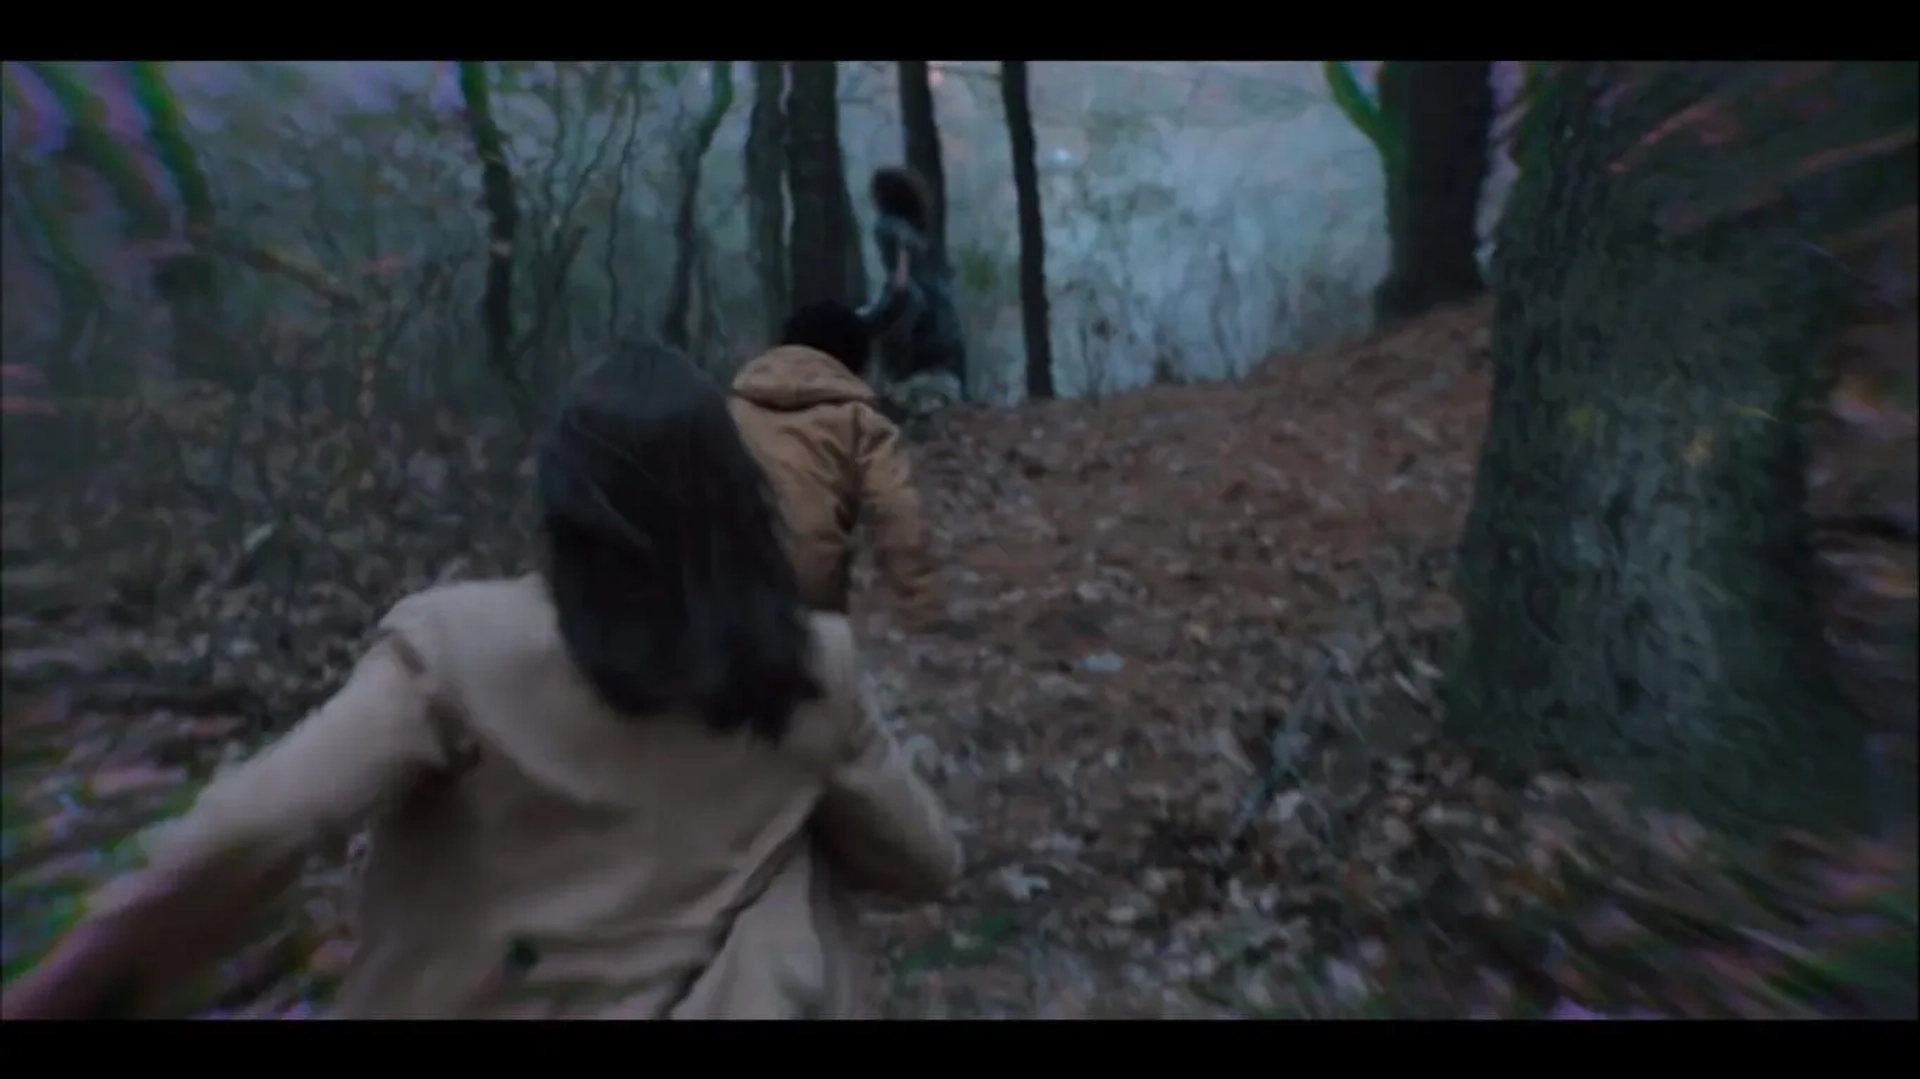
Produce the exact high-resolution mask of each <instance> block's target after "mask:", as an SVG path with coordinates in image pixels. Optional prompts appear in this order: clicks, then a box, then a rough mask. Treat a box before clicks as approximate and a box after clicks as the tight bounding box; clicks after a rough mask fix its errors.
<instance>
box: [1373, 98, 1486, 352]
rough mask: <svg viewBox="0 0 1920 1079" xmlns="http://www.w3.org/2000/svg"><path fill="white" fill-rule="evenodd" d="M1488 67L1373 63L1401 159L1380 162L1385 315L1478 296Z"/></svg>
mask: <svg viewBox="0 0 1920 1079" xmlns="http://www.w3.org/2000/svg"><path fill="white" fill-rule="evenodd" d="M1492 71H1493V65H1492V64H1491V63H1490V62H1489V61H1485V60H1478V61H1470V60H1417V61H1406V62H1396V63H1392V64H1387V65H1385V66H1384V67H1383V68H1382V70H1381V80H1380V107H1381V112H1382V114H1383V115H1385V116H1389V117H1395V118H1400V123H1401V131H1400V143H1399V151H1398V152H1399V153H1400V154H1402V155H1403V156H1404V160H1403V161H1400V162H1397V163H1396V162H1391V161H1389V162H1386V163H1385V164H1386V167H1387V168H1386V171H1387V232H1388V236H1389V240H1390V242H1391V245H1392V263H1391V266H1390V268H1389V269H1388V272H1387V276H1386V277H1385V278H1384V279H1383V280H1382V281H1381V282H1380V285H1379V287H1378V288H1376V289H1375V290H1374V317H1375V320H1376V321H1378V322H1391V321H1394V320H1397V319H1404V318H1411V317H1413V316H1415V315H1419V314H1423V313H1425V312H1427V311H1430V310H1432V309H1433V308H1435V307H1438V306H1441V305H1443V304H1448V303H1454V302H1457V301H1459V300H1464V299H1467V298H1469V297H1472V296H1475V295H1478V294H1479V293H1480V292H1481V290H1482V289H1484V288H1485V287H1486V286H1485V284H1484V283H1483V282H1482V281H1481V278H1480V266H1479V262H1478V253H1479V246H1480V235H1479V229H1478V218H1479V212H1480V191H1481V188H1483V187H1484V186H1485V185H1486V179H1487V154H1488V135H1489V132H1490V131H1491V129H1492V126H1493V84H1492V82H1491V81H1490V76H1491V75H1492Z"/></svg>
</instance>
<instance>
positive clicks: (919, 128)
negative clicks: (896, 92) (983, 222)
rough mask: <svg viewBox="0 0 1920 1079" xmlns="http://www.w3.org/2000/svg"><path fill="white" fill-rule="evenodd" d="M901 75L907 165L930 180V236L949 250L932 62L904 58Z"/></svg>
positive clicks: (937, 248) (941, 249) (938, 246)
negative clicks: (931, 203)
mask: <svg viewBox="0 0 1920 1079" xmlns="http://www.w3.org/2000/svg"><path fill="white" fill-rule="evenodd" d="M899 77H900V135H901V143H902V145H904V147H905V148H906V154H907V167H908V168H910V169H912V170H913V171H914V172H916V173H919V174H920V178H921V179H922V180H923V181H925V182H926V185H927V194H929V195H931V196H932V197H933V205H932V206H930V207H928V208H927V239H928V240H929V241H931V242H932V244H933V249H934V251H936V252H938V253H940V254H945V253H946V250H947V170H946V166H945V163H944V162H943V161H942V159H941V154H940V124H939V121H938V119H937V118H936V116H935V114H934V108H933V78H932V71H931V65H930V64H928V62H927V61H925V60H902V61H900V65H899Z"/></svg>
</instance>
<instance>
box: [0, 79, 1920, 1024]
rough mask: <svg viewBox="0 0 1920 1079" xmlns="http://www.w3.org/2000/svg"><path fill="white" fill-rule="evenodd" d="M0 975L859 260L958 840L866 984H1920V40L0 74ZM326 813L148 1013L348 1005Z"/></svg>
mask: <svg viewBox="0 0 1920 1079" xmlns="http://www.w3.org/2000/svg"><path fill="white" fill-rule="evenodd" d="M0 83H3V88H4V91H5V101H4V121H5V124H4V139H3V140H0V161H4V166H5V167H4V173H0V195H3V196H4V205H3V206H0V210H3V211H4V218H3V219H0V295H3V296H4V302H0V361H4V367H3V368H0V372H3V373H4V376H5V383H4V387H3V388H0V407H3V408H4V423H0V446H4V451H3V452H4V456H0V480H4V505H5V514H4V522H0V572H3V573H4V579H3V580H0V586H3V588H4V613H3V616H0V626H3V627H4V636H3V637H0V679H3V681H0V704H3V706H4V707H3V710H0V721H3V723H4V726H3V728H0V733H3V734H4V776H3V778H4V784H3V786H0V809H3V810H4V819H3V820H0V830H3V838H0V860H3V864H0V874H3V884H0V900H3V902H4V925H3V927H0V952H3V957H4V963H5V974H6V977H7V978H9V979H11V978H13V977H14V976H15V975H16V974H17V973H18V972H20V971H22V970H25V969H27V968H28V967H30V966H31V965H32V964H33V963H34V961H35V960H36V959H37V958H39V957H40V956H41V955H42V954H43V953H44V952H45V950H46V948H47V946H48V945H49V944H50V943H51V942H52V941H53V940H54V939H55V938H56V937H57V936H58V935H59V934H60V932H61V931H62V930H63V928H65V927H67V926H69V925H71V924H73V922H74V920H75V919H76V918H77V917H78V915H79V913H80V912H81V910H82V909H83V908H84V904H85V902H86V898H87V896H88V894H89V893H90V892H91V891H92V890H93V889H94V888H95V887H97V886H98V885H99V884H100V883H101V882H102V881H104V880H106V879H108V878H109V877H111V876H112V875H113V874H114V873H116V872H118V871H120V870H121V869H123V868H125V867H127V866H129V865H132V864H134V863H136V862H137V860H138V859H139V856H140V854H139V852H140V837H141V832H142V829H144V828H147V827H148V826H150V825H153V824H155V823H157V822H160V821H164V820H166V819H168V818H170V817H172V816H174V815H176V814H177V813H179V812H180V811H181V810H182V809H183V808H184V807H185V806H187V805H189V804H191V802H192V799H193V797H194V795H195V793H196V792H197V791H198V790H199V789H200V788H201V787H202V785H203V784H204V783H205V782H206V780H207V779H208V778H209V777H211V776H213V775H216V774H218V773H219V772H220V771H221V770H223V769H225V768H228V767H230V766H232V765H233V764H234V763H235V762H237V761H240V760H244V759H246V758H247V757H248V756H249V755H250V754H252V753H253V752H254V751H255V750H256V749H257V748H258V747H259V746H260V745H262V744H263V743H264V742H265V741H267V740H268V739H270V738H271V737H273V736H274V735H276V734H277V733H280V732H282V731H284V730H285V729H286V728H287V727H288V726H289V725H290V724H291V723H293V722H294V721H296V720H298V719H299V718H300V716H301V715H302V714H303V713H304V712H305V711H306V710H308V709H310V708H312V707H313V706H314V705H315V704H316V703H318V702H319V701H321V700H324V699H325V697H326V696H327V695H328V694H329V693H330V692H332V690H333V689H334V688H335V687H336V686H337V685H338V684H339V682H340V680H341V678H342V677H343V676H344V674H345V673H346V672H347V670H349V669H350V668H351V667H352V665H353V664H354V662H355V661H356V659H357V658H358V657H359V655H360V654H361V652H362V650H363V649H364V648H365V646H366V643H367V640H368V635H369V632H370V631H371V629H372V627H373V623H374V621H375V620H376V619H377V618H378V617H379V616H380V615H381V613H382V612H384V611H386V610H387V609H388V607H389V606H391V605H392V604H393V602H394V601H395V600H396V599H398V598H399V597H401V596H403V595H406V594H408V593H409V592H412V591H415V590H418V589H420V588H422V587H425V586H427V585H431V584H433V583H435V582H444V581H451V580H460V579H468V578H479V577H487V576H492V575H498V574H502V573H507V572H512V571H515V570H517V569H520V568H522V567H524V566H526V565H527V564H528V560H529V558H530V557H531V554H532V551H531V548H530V544H531V541H532V538H533V536H534V535H535V526H534V520H533V516H532V515H533V512H534V509H533V506H532V503H531V499H530V498H529V497H528V492H529V488H530V480H531V478H532V475H533V468H532V463H531V457H530V454H531V453H532V451H533V449H534V446H535V444H536V440H537V438H538V437H539V435H540V432H541V431H542V430H543V429H544V427H545V425H546V424H547V421H548V420H549V418H550V416H551V415H552V411H553V407H554V405H555V402H556V400H557V398H558V394H559V391H560V389H561V387H563V386H564V385H565V384H566V383H567V382H568V380H569V379H570V378H571V377H572V376H573V375H574V374H576V373H577V372H579V371H580V370H582V369H583V368H584V367H585V366H586V365H588V364H591V363H593V362H594V361H595V360H596V359H598V358H599V357H601V356H603V355H604V354H606V353H607V352H609V351H610V350H612V349H613V348H615V347H617V346H618V345H619V344H620V343H622V342H625V341H629V340H632V339H633V338H634V337H635V335H640V336H643V337H646V338H649V339H653V340H658V341H662V342H666V343H668V344H671V345H673V346H675V347H678V348H681V349H684V350H685V351H686V352H687V353H688V354H690V355H691V356H693V357H694V358H695V360H696V361H697V362H698V363H699V364H700V365H701V366H702V367H703V368H705V369H706V370H707V371H708V372H710V373H711V374H712V375H713V377H714V378H716V379H718V380H721V381H725V380H727V379H729V378H731V377H732V375H733V373H734V372H735V371H737V370H738V369H739V368H740V366H741V365H742V364H743V363H745V362H746V361H748V360H750V359H752V358H753V357H754V356H755V355H757V354H759V353H761V352H763V351H764V350H765V349H767V348H768V347H769V346H770V345H772V344H773V343H774V342H775V338H776V335H777V333H778V331H779V327H780V323H781V321H782V319H783V318H784V317H785V314H786V313H787V312H788V311H789V310H791V309H792V308H794V307H796V306H797V305H800V304H803V303H806V302H808V301H811V300H820V299H834V300H841V301H845V302H848V303H853V304H857V303H860V302H863V301H864V300H865V299H866V297H868V296H869V295H871V294H872V293H873V289H874V286H875V285H876V283H878V282H880V281H881V280H883V279H884V276H885V275H886V274H887V272H888V271H887V267H885V266H884V265H882V264H881V263H880V262H879V261H877V260H876V253H875V252H874V251H873V243H872V242H871V240H870V238H869V233H870V230H871V229H872V228H873V225H874V209H873V207H872V206H870V205H869V204H868V202H869V200H868V197H867V183H868V177H869V175H870V174H872V172H873V171H874V170H875V169H876V168H879V167H882V166H893V165H904V166H906V167H908V168H910V169H912V170H914V172H916V173H917V174H918V175H919V176H920V177H922V178H923V179H924V180H925V181H926V184H927V187H928V189H929V190H930V192H931V193H932V196H933V203H934V206H935V215H934V216H935V222H934V225H933V227H932V228H931V230H930V232H931V241H932V244H933V246H934V249H935V250H937V251H938V252H939V255H940V257H941V258H942V259H944V262H945V264H946V265H947V266H948V267H950V270H951V275H952V281H953V290H954V296H955V302H956V306H957V309H958V312H957V313H958V320H959V328H960V332H961V333H962V334H963V335H964V337H965V338H966V356H967V361H966V369H965V371H964V373H963V376H962V379H961V382H962V387H963V398H964V399H963V400H962V401H961V402H959V403H957V404H954V405H953V406H952V407H948V408H945V409H943V410H941V411H939V412H938V413H937V414H934V415H929V416H925V417H920V418H917V419H916V421H915V422H914V423H913V424H911V425H909V427H908V434H909V436H910V438H911V449H910V453H911V456H912V462H913V470H914V474H915V478H916V484H917V486H918V488H919V491H920V498H921V499H922V500H923V501H924V503H925V505H926V508H927V514H928V517H929V520H930V522H931V524H932V526H933V533H934V538H933V542H934V547H935V550H936V553H937V554H938V555H939V558H940V561H941V563H942V566H943V573H944V574H945V575H946V577H947V578H948V579H949V582H950V583H949V585H948V592H949V593H950V595H951V610H950V611H949V612H948V614H949V617H948V619H947V623H946V629H945V631H944V632H943V633H940V634H935V635H926V634H917V633H912V632H908V631H907V630H906V629H905V628H904V627H903V619H902V618H901V617H900V614H901V612H899V611H898V610H897V609H895V606H894V600H893V599H891V598H890V596H889V595H888V593H887V592H886V591H885V590H883V589H880V588H876V587H874V570H873V568H872V567H870V566H866V565H862V566H860V567H858V568H857V570H856V583H857V591H856V606H855V627H856V632H857V633H858V634H859V636H860V638H861V640H862V642H863V648H864V650H865V651H866V653H867V655H868V657H869V662H870V664H871V665H872V667H873V672H874V673H873V680H874V688H875V690H876V693H875V696H876V697H877V698H878V699H879V701H880V703H881V705H882V708H883V710H884V712H885V713H886V716H887V720H888V722H889V724H890V725H891V726H892V727H893V729H894V731H895V733H896V735H897V736H898V737H899V738H900V739H901V740H902V741H903V743H904V745H905V746H906V747H907V748H908V750H909V752H910V755H911V756H912V757H913V758H914V761H915V764H916V766H917V767H918V768H919V769H920V771H922V772H923V773H924V774H925V775H926V776H928V777H929V778H930V779H931V780H932V781H933V782H934V784H935V785H936V787H937V788H938V790H939V792H940V795H941V797H942V799H943V800H944V801H945V803H946V804H947V805H948V807H949V808H950V810H951V812H952V813H953V814H954V815H955V817H956V818H957V819H958V820H959V821H961V822H962V831H963V834H964V837H965V842H966V845H967V863H968V866H967V870H966V877H965V880H964V881H963V883H962V885H961V887H960V889H959V891H958V893H957V894H956V895H955V896H954V897H953V898H952V899H951V900H950V901H948V902H944V903H939V904H930V905H926V906H922V907H900V908H887V909H883V910H877V911H874V912H872V913H871V914H870V915H869V916H868V918H867V921H866V924H865V925H864V926H863V929H864V930H865V931H866V932H868V933H870V934H871V936H872V937H873V939H874V941H875V942H876V944H877V948H878V950H879V952H880V953H881V954H883V955H884V956H885V963H886V971H885V978H884V985H885V996H886V1014H887V1015H888V1016H889V1017H891V1018H1569V1019H1572V1018H1587V1019H1593V1018H1630V1017H1637V1018H1652V1017H1667V1018H1913V1017H1914V1016H1915V1011H1916V1008H1917V1007H1920V999H1917V998H1916V981H1917V979H1916V976H1915V969H1916V965H1917V964H1920V958H1916V954H1915V941H1916V939H1917V938H1920V906H1917V904H1920V886H1917V885H1916V867H1917V866H1920V857H1917V856H1916V851H1915V844H1916V831H1915V817H1916V814H1915V812H1914V806H1915V801H1916V784H1915V768H1916V755H1915V743H1916V734H1917V728H1920V699H1917V693H1920V691H1917V690H1916V684H1917V681H1920V672H1917V670H1916V668H1917V667H1920V661H1916V658H1915V657H1916V652H1920V628H1917V627H1920V616H1917V615H1916V607H1917V606H1920V604H1917V600H1920V508H1917V506H1916V502H1917V501H1920V496H1917V495H1916V488H1920V466H1917V465H1916V456H1917V455H1920V437H1917V434H1916V432H1917V430H1920V408H1917V407H1916V402H1917V401H1920V382H1917V377H1920V359H1916V356H1920V337H1917V331H1916V302H1917V299H1920V292H1917V290H1916V283H1917V282H1920V216H1917V215H1920V211H1917V210H1916V205H1915V190H1916V186H1917V183H1920V177H1917V176H1916V132H1917V131H1920V105H1917V104H1916V102H1917V101H1920V65H1917V64H1914V63H1912V62H1905V61H1901V62H1891V61H1890V62H1868V61H1847V62H1841V61H1764V62H1759V61H1756V62H1739V63H1736V62H1724V61H1695V62H1680V61H1664V62H1653V61H1577V62H1576V61H1480V62H1468V61H1400V60H1387V61H1350V60H1328V61H1271V62H1253V61H1235V62H1228V61H1191V62H1172V61H1151V62H1150V61H1140V62H1129V61H1097V62H1096V61H1083V62H1038V61H1035V62H1027V61H1012V60H1009V61H965V62H962V61H885V62H838V63H836V62H831V61H752V62H734V61H725V60H715V61H707V62H576V61H564V62H563V61H538V62H535V61H506V62H492V61H417V62H414V61H408V62H401V61H298V62H296V61H286V62H267V61H172V62H158V61H125V62H74V63H64V62H58V63H57V62H28V61H19V62H15V61H8V62H6V63H5V64H4V65H3V66H0ZM359 857H360V850H359V841H358V840H356V841H355V842H354V843H351V844H349V845H348V846H347V849H345V850H341V851H337V852H329V853H328V854H326V855H325V856H316V857H315V858H314V859H313V861H312V862H311V864H310V865H309V866H308V868H307V870H306V871H305V873H304V874H303V876H302V879H301V882H300V886H299V888H298V889H297V891H296V893H295V894H294V895H293V896H292V897H291V898H290V899H289V900H287V901H286V902H285V903H283V904H282V905H281V906H280V907H278V908H276V909H275V910H274V911H273V912H272V914H271V916H270V917H269V918H266V919H264V920H263V922H262V924H261V925H260V926H259V927H258V931H257V932H256V933H255V934H254V935H253V936H252V938H251V939H250V942H249V943H248V944H247V945H246V946H245V947H244V948H243V949H242V950H241V951H240V952H238V953H236V955H235V957H234V958H233V959H232V960H231V961H230V962H228V963H226V964H224V965H223V966H222V967H221V968H220V969H219V970H218V971H217V972H215V974H214V975H213V976H212V977H210V978H209V979H208V980H207V982H206V984H204V985H198V986H193V987H187V988H184V989H183V992H182V993H181V995H180V1003H179V1008H178V1011H179V1014H183V1015H198V1016H203V1017H229V1018H309V1017H314V1016H318V1015H321V1014H324V1012H325V1010H326V1006H327V1003H328V1001H329V999H330V994H331V993H332V991H333V988H334V986H335V985H336V984H337V982H338V979H339V977H340V974H341V972H342V970H343V969H344V968H345V965H346V964H347V963H348V962H350V960H351V957H352V955H353V948H354V940H353V928H352V912H351V910H350V909H349V903H348V899H347V896H348V895H349V894H350V892H351V884H352V881H353V876H354V873H355V868H356V864H357V861H358V859H359Z"/></svg>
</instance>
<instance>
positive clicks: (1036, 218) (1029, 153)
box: [1000, 60, 1054, 401]
mask: <svg viewBox="0 0 1920 1079" xmlns="http://www.w3.org/2000/svg"><path fill="white" fill-rule="evenodd" d="M1000 98H1001V102H1002V104H1004V105H1005V107H1006V110H1007V138H1008V141H1009V143H1010V147H1011V150H1012V155H1013V192H1014V197H1015V199H1016V200H1017V201H1018V203H1019V217H1020V328H1021V330H1022V331H1023V336H1024V337H1025V339H1026V346H1027V399H1028V400H1030V401H1044V400H1048V399H1050V398H1051V397H1053V393H1054V389H1053V338H1052V333H1051V330H1050V327H1049V317H1048V314H1047V237H1046V230H1045V229H1044V228H1042V222H1041V218H1040V167H1039V163H1038V162H1036V161H1035V160H1034V153H1035V150H1034V137H1033V109H1032V106H1031V102H1030V99H1029V98H1028V89H1027V63H1026V61H1024V60H1005V61H1002V62H1001V64H1000Z"/></svg>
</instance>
